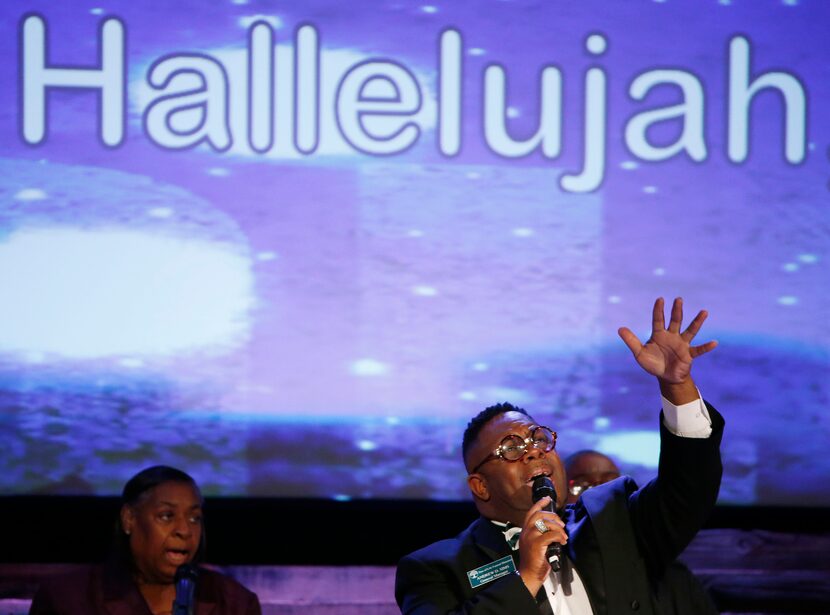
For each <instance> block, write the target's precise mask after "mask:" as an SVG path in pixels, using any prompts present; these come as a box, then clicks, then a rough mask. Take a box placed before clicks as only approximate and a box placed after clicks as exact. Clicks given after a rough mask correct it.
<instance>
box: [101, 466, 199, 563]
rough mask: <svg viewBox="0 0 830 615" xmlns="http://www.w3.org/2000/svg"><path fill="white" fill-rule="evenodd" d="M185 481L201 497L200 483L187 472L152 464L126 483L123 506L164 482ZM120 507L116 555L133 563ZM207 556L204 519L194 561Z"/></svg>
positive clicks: (115, 537)
mask: <svg viewBox="0 0 830 615" xmlns="http://www.w3.org/2000/svg"><path fill="white" fill-rule="evenodd" d="M171 482H172V483H185V484H187V485H191V486H192V487H193V488H194V489H195V490H196V492H197V493H199V497H200V498H201V492H200V491H199V485H197V484H196V481H195V480H193V477H192V476H190V474H188V473H187V472H183V471H181V470H178V469H176V468H171V467H170V466H151V467H149V468H144V469H143V470H141V472H139V473H138V474H136V475H135V476H133V477H132V478H131V479H130V480H128V481H127V484H126V485H124V490H123V491H122V492H121V507H120V508H123V507H124V506H135V505H136V504H138V503H139V501H140V500H141V498H142V497H144V496H145V495H146V494H147V493H149V492H150V491H151V490H152V489H155V488H156V487H158V486H159V485H161V484H162V483H171ZM120 508H119V515H118V517H117V519H116V521H115V536H114V540H113V546H114V552H115V553H114V555H115V556H116V557H117V558H118V559H119V560H121V561H122V562H123V563H126V564H129V565H131V564H132V561H133V556H132V552H131V551H130V539H129V536H127V533H126V532H125V531H124V526H123V524H122V523H121V514H120ZM204 556H205V525H204V521H202V537H201V540H200V541H199V547H198V548H197V549H196V553H195V554H194V555H193V563H194V564H198V563H199V562H201V561H202V560H203V559H204Z"/></svg>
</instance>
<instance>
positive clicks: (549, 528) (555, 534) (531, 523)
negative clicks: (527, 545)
mask: <svg viewBox="0 0 830 615" xmlns="http://www.w3.org/2000/svg"><path fill="white" fill-rule="evenodd" d="M550 502H551V499H550V498H549V497H547V496H545V497H543V498H542V499H540V500H539V501H538V502H536V503H535V504H534V505H533V506H532V507H531V508H530V510H528V511H527V515H525V521H524V526H523V527H522V538H521V540H526V541H530V542H532V543H533V544H536V545H539V544H542V545H545V546H547V545H549V544H551V543H553V542H561V543H565V542H567V541H568V535H567V534H566V533H565V522H564V521H562V519H560V518H559V515H557V514H556V513H555V512H551V511H548V510H542V509H543V508H545V507H546V506H548V504H550Z"/></svg>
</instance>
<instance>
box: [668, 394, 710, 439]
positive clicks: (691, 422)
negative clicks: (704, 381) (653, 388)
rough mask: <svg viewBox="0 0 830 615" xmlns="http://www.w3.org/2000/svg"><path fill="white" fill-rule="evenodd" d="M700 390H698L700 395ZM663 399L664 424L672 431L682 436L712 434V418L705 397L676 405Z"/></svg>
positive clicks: (704, 436) (694, 436)
mask: <svg viewBox="0 0 830 615" xmlns="http://www.w3.org/2000/svg"><path fill="white" fill-rule="evenodd" d="M699 394H700V391H698V395H699ZM661 399H662V400H663V424H664V425H665V426H666V429H668V430H669V431H670V432H672V433H673V434H674V435H676V436H680V437H682V438H708V437H709V436H710V435H711V434H712V419H711V417H710V416H709V411H708V410H707V409H706V404H704V403H703V398H702V397H699V398H698V399H696V400H694V401H690V402H689V403H687V404H681V405H679V406H675V405H674V404H673V403H671V402H670V401H669V400H668V399H666V398H665V397H662V396H661Z"/></svg>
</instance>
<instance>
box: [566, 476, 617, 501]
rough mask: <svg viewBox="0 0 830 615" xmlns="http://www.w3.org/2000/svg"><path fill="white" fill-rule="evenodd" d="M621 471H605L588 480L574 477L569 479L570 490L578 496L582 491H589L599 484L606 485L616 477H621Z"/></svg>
mask: <svg viewBox="0 0 830 615" xmlns="http://www.w3.org/2000/svg"><path fill="white" fill-rule="evenodd" d="M619 477H620V473H619V472H605V473H603V474H602V475H600V476H599V477H595V478H594V479H593V480H588V479H585V478H582V479H580V478H572V479H571V480H569V481H568V492H569V493H570V494H571V495H573V496H578V495H580V494H581V493H584V492H586V491H588V489H591V488H593V487H597V486H599V485H604V484H605V483H608V482H610V481H612V480H614V479H615V478H619Z"/></svg>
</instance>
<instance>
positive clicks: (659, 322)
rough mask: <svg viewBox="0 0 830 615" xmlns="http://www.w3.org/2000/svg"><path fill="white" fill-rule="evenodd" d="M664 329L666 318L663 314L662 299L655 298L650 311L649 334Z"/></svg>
mask: <svg viewBox="0 0 830 615" xmlns="http://www.w3.org/2000/svg"><path fill="white" fill-rule="evenodd" d="M665 328H666V317H665V315H664V314H663V297H657V299H656V300H655V302H654V308H653V309H652V311H651V332H652V334H654V333H657V332H658V331H662V330H663V329H665Z"/></svg>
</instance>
